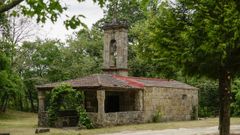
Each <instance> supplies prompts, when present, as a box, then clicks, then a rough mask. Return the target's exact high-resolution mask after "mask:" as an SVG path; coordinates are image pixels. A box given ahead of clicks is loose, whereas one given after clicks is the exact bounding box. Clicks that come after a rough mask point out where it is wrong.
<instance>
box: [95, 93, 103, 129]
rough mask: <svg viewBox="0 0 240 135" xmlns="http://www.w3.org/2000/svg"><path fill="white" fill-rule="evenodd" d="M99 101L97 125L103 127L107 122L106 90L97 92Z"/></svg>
mask: <svg viewBox="0 0 240 135" xmlns="http://www.w3.org/2000/svg"><path fill="white" fill-rule="evenodd" d="M97 100H98V118H97V123H98V124H100V125H103V124H104V120H105V90H98V91H97Z"/></svg>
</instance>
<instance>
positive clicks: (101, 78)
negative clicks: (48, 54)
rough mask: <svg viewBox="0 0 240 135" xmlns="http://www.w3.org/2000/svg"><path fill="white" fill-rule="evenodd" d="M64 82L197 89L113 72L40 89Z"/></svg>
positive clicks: (89, 86) (46, 85)
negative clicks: (113, 73)
mask: <svg viewBox="0 0 240 135" xmlns="http://www.w3.org/2000/svg"><path fill="white" fill-rule="evenodd" d="M62 83H67V84H70V85H71V86H72V87H74V88H97V87H111V88H130V89H131V88H132V89H143V88H144V87H149V86H153V87H154V86H155V87H169V88H182V89H197V88H195V87H192V86H190V85H188V84H185V83H182V82H178V81H175V80H166V79H157V78H144V77H130V76H119V75H111V74H93V75H90V76H86V77H82V78H77V79H72V80H66V81H62V82H56V83H49V84H44V85H38V86H37V88H38V89H39V90H40V89H51V88H54V87H56V86H58V85H60V84H62Z"/></svg>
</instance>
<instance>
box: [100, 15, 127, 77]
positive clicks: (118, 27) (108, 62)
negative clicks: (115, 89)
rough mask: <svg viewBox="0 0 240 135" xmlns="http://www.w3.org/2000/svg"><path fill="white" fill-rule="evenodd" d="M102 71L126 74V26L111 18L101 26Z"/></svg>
mask: <svg viewBox="0 0 240 135" xmlns="http://www.w3.org/2000/svg"><path fill="white" fill-rule="evenodd" d="M103 30H104V50H103V61H104V62H103V71H104V73H107V74H117V75H122V76H128V67H127V65H128V26H127V24H126V23H125V22H121V21H117V20H116V19H113V21H112V22H111V23H107V24H105V25H104V26H103Z"/></svg>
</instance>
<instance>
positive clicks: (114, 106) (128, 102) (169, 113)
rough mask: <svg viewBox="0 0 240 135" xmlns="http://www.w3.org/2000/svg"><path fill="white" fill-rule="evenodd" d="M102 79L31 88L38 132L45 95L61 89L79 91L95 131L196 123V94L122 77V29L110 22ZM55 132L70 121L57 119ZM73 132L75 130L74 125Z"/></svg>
mask: <svg viewBox="0 0 240 135" xmlns="http://www.w3.org/2000/svg"><path fill="white" fill-rule="evenodd" d="M103 30H104V50H103V59H104V62H103V73H101V74H93V75H89V76H85V77H81V78H76V79H72V80H66V81H63V82H56V83H49V84H44V85H39V86H37V90H38V100H39V109H38V126H40V127H47V126H48V125H47V113H46V106H45V95H46V93H48V92H49V91H51V90H52V89H53V88H54V87H56V86H58V85H60V84H61V83H68V84H70V85H71V86H72V87H73V88H74V89H76V90H80V91H84V94H85V109H86V111H87V113H88V115H89V117H90V119H91V120H92V122H93V123H94V124H96V125H101V126H109V125H111V126H112V125H122V124H131V123H145V122H152V121H153V118H154V116H155V115H157V114H160V115H161V121H179V120H191V119H196V118H197V117H198V113H197V112H198V89H197V88H195V87H192V86H190V85H188V84H185V83H182V82H179V81H175V80H167V79H159V78H145V77H132V76H128V27H127V24H126V23H124V22H121V21H117V20H113V21H112V22H111V23H107V24H105V25H104V26H103ZM59 123H60V127H62V126H74V125H75V124H76V123H77V122H76V118H75V117H73V116H67V115H66V116H62V117H61V118H59ZM75 126H76V125H75Z"/></svg>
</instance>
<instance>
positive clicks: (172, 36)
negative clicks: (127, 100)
mask: <svg viewBox="0 0 240 135" xmlns="http://www.w3.org/2000/svg"><path fill="white" fill-rule="evenodd" d="M238 3H239V2H237V1H234V0H229V1H226V0H220V1H219V0H218V1H217V0H205V1H198V0H193V1H185V0H178V1H176V2H175V3H167V2H162V3H161V4H160V6H159V7H158V11H157V12H154V13H152V14H151V15H150V16H149V18H148V20H147V21H146V23H147V24H148V25H147V28H146V31H144V32H145V35H149V36H148V37H147V38H144V40H145V41H144V42H145V44H144V43H143V44H142V45H145V47H142V48H143V49H145V51H143V53H148V55H145V56H153V57H154V58H155V59H158V60H159V61H158V62H166V63H168V62H169V61H170V62H171V65H174V66H175V68H178V69H179V68H181V69H183V71H185V73H186V74H188V75H197V76H206V77H208V78H211V79H214V80H215V79H217V80H218V82H219V99H220V112H219V113H220V116H219V131H220V135H229V129H230V111H229V107H230V96H231V81H232V80H233V79H234V77H235V76H236V75H237V74H239V71H240V70H239V68H240V64H239V58H240V53H239V52H240V48H239V41H240V33H239V30H238V28H239V27H240V23H239V18H240V12H239V9H238ZM142 27H143V26H142ZM146 50H147V51H146ZM149 50H150V51H149Z"/></svg>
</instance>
